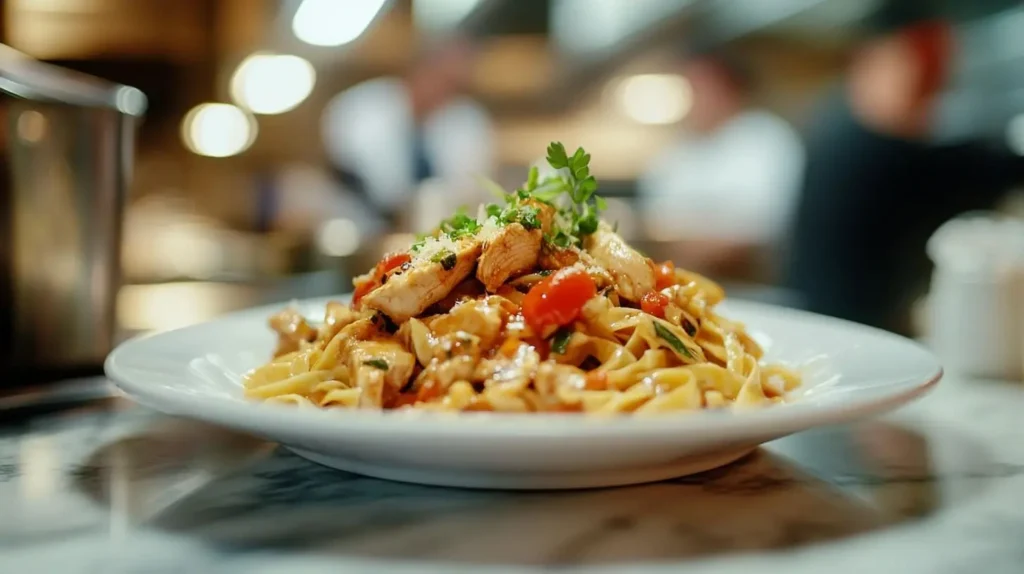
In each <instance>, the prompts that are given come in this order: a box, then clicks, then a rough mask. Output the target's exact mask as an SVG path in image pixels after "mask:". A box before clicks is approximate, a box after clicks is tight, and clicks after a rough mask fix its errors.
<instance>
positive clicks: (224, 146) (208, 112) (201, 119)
mask: <svg viewBox="0 0 1024 574" xmlns="http://www.w3.org/2000/svg"><path fill="white" fill-rule="evenodd" d="M256 131H257V127H256V120H255V119H254V118H253V117H252V116H250V115H249V114H247V113H245V111H244V110H242V109H241V108H239V107H238V106H233V105H231V104H213V103H206V104H200V105H198V106H196V107H194V108H192V109H191V110H190V111H189V112H188V114H186V115H185V119H184V120H182V122H181V138H182V140H184V142H185V145H186V146H188V149H190V150H192V151H193V152H194V153H197V154H199V155H205V156H209V157H228V156H232V155H236V154H239V153H242V152H243V151H245V150H246V149H248V147H249V146H250V145H252V142H253V141H254V140H255V139H256Z"/></svg>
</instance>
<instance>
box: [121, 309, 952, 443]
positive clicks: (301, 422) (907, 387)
mask: <svg viewBox="0 0 1024 574" xmlns="http://www.w3.org/2000/svg"><path fill="white" fill-rule="evenodd" d="M347 296H348V295H347V294H346V295H336V296H329V297H314V298H306V299H299V300H293V301H290V302H283V303H276V304H268V305H260V306H257V307H251V308H247V309H242V310H239V311H234V312H231V313H227V314H224V315H221V316H219V317H216V318H214V319H211V320H209V321H204V322H202V323H197V324H193V325H188V326H184V327H179V328H176V329H172V330H168V331H161V332H152V333H144V334H141V335H136V336H134V337H131V338H130V339H128V340H125V341H123V342H122V343H120V344H118V345H117V347H116V348H115V349H114V350H113V351H112V352H111V353H110V354H109V355H108V356H107V358H106V360H105V361H104V372H105V373H106V375H107V377H108V378H110V379H111V381H113V382H114V384H115V385H116V386H117V387H118V389H119V390H120V392H121V393H122V394H124V395H126V396H127V397H128V398H130V399H131V400H133V401H135V402H137V403H139V404H142V405H143V406H146V407H148V408H152V409H154V410H157V411H160V412H163V413H166V414H170V415H172V416H181V417H188V418H194V419H199V420H203V421H207V422H211V423H214V424H219V425H222V426H228V427H233V428H242V429H246V430H248V431H250V432H256V431H257V430H258V431H259V432H260V433H261V434H265V435H267V436H269V437H272V436H273V435H274V434H277V433H279V432H288V433H291V432H296V431H297V430H300V429H301V430H302V431H303V434H307V433H312V434H319V433H325V431H344V430H358V431H360V432H364V433H373V434H374V435H378V436H379V435H391V434H394V435H406V434H408V433H410V432H415V433H430V434H433V435H437V436H456V435H465V434H466V433H467V431H470V430H471V431H472V433H473V435H474V437H479V438H481V439H486V438H502V437H510V436H514V437H519V438H524V439H525V438H538V437H548V438H616V437H625V436H627V435H628V436H629V437H637V436H638V435H643V436H661V435H664V434H666V433H677V432H687V431H703V432H712V433H713V435H714V437H715V438H716V439H720V440H729V439H730V438H734V439H739V438H743V437H750V436H754V435H771V436H776V437H781V436H784V435H785V434H790V433H792V432H797V431H800V430H804V429H809V428H812V427H816V426H820V425H824V424H838V423H844V422H850V421H852V420H856V419H859V418H863V417H867V416H871V415H875V414H880V413H883V412H886V411H889V410H892V409H895V408H897V407H899V406H901V405H903V404H905V403H908V402H910V401H912V400H914V399H916V398H917V397H919V396H921V395H923V394H925V393H927V392H928V391H930V390H931V389H933V388H934V387H935V386H936V385H937V384H938V382H939V381H940V380H941V379H942V377H943V375H944V370H943V367H942V365H941V363H940V362H939V360H938V357H936V356H935V354H934V353H933V352H932V351H931V350H929V349H928V348H927V347H925V346H924V345H922V344H921V343H919V342H918V341H914V340H912V339H909V338H907V337H903V336H900V335H897V334H895V333H891V332H888V331H885V330H882V329H878V328H875V327H871V326H868V325H862V324H859V323H854V322H852V321H847V320H843V319H838V318H833V317H827V316H824V315H819V314H816V313H810V312H807V311H803V310H799V309H792V308H787V307H780V306H776V305H770V304H765V303H758V302H752V301H742V300H732V301H728V300H727V301H725V302H723V303H722V305H723V306H724V307H726V308H727V309H732V308H735V309H736V310H738V311H740V313H741V314H742V312H743V311H742V310H743V309H744V308H745V309H747V310H749V311H750V312H753V313H761V314H765V313H767V314H776V315H780V314H788V315H795V316H797V317H801V318H802V319H803V320H805V321H813V322H818V323H822V322H824V323H831V324H839V325H844V326H845V328H847V329H853V330H855V331H860V332H861V333H863V334H870V335H872V336H875V337H883V338H887V339H891V340H894V341H897V342H899V343H901V344H909V345H911V346H913V347H915V348H916V349H917V350H918V351H920V352H922V353H924V355H925V356H926V357H927V358H928V359H929V360H930V362H931V363H932V367H933V369H932V372H930V373H929V374H928V375H927V376H925V375H921V376H920V377H917V376H915V377H909V378H908V379H905V380H898V381H893V382H890V383H888V384H887V385H886V386H891V387H894V389H893V390H892V391H891V392H889V393H886V394H882V395H880V396H871V397H856V396H855V397H853V398H852V399H850V400H849V401H847V402H837V403H828V404H824V405H816V404H810V403H806V402H803V403H802V402H801V401H794V402H792V403H787V404H783V405H776V406H772V407H768V408H762V409H754V410H749V411H743V412H734V411H726V412H716V411H706V410H705V411H698V412H687V413H683V414H680V415H678V416H673V415H665V416H651V417H637V416H617V417H593V416H585V415H582V414H579V413H485V412H470V413H463V412H441V413H434V412H424V411H384V412H379V411H368V410H346V411H344V413H343V414H342V415H343V416H339V412H337V411H328V410H324V409H314V408H308V409H303V408H295V407H294V406H288V405H275V404H266V403H257V402H254V401H246V400H238V399H237V398H229V397H204V398H203V401H202V406H196V397H195V396H193V395H189V394H188V393H185V392H181V391H178V390H175V389H168V388H164V387H163V386H162V385H147V384H145V383H143V382H141V381H136V380H134V379H135V377H133V376H131V375H130V374H128V373H126V372H125V371H124V370H122V366H121V365H120V361H121V358H122V356H125V355H128V354H130V353H131V352H132V351H133V350H134V347H135V346H136V345H138V344H141V343H144V342H146V341H148V340H150V339H154V338H161V337H165V336H169V335H171V334H180V333H182V332H186V331H190V330H201V329H203V328H207V327H209V325H211V324H216V323H228V322H233V321H244V320H248V319H249V318H251V317H254V316H263V317H265V316H266V315H267V314H268V313H271V312H273V311H275V310H279V309H280V308H281V307H282V306H284V305H289V304H294V305H298V306H300V307H307V306H314V305H322V304H325V303H326V302H327V301H332V300H335V301H336V300H344V299H345V298H346V297H347ZM730 312H731V311H730ZM740 320H741V321H742V320H744V319H743V318H742V317H741V318H740ZM768 334H769V335H771V336H774V335H772V334H771V333H768ZM182 368H183V369H185V368H187V365H186V364H183V365H182ZM254 419H255V420H256V423H255V424H251V423H252V422H253V420H254ZM526 421H529V424H523V423H525V422H526Z"/></svg>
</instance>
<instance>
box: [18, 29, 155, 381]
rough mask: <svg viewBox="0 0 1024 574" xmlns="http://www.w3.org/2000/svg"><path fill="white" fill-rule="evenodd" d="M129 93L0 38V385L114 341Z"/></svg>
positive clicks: (135, 107) (130, 124)
mask: <svg viewBox="0 0 1024 574" xmlns="http://www.w3.org/2000/svg"><path fill="white" fill-rule="evenodd" d="M145 107H146V98H145V96H144V95H143V94H142V92H140V91H139V90H137V89H135V88H131V87H127V86H120V85H113V84H109V83H107V82H104V81H101V80H98V79H96V78H92V77H89V76H85V75H82V74H78V73H75V72H71V71H69V70H65V69H63V68H59V67H56V66H52V65H49V64H45V63H42V62H39V61H36V60H33V59H31V58H29V57H27V56H25V55H24V54H21V53H20V52H17V51H15V50H13V49H11V48H9V47H7V46H4V45H0V366H2V367H3V369H4V370H3V372H4V373H5V374H4V375H3V376H0V387H4V386H10V385H12V384H18V382H19V381H20V380H22V379H24V378H26V377H29V378H38V375H40V374H44V376H45V374H46V373H50V374H52V375H54V376H62V375H66V374H68V373H70V372H75V371H78V370H83V369H84V370H90V369H95V368H98V367H100V366H101V365H102V362H103V359H104V357H105V356H106V354H107V353H108V352H109V351H110V350H111V347H112V345H113V337H114V328H115V324H114V322H115V305H116V296H117V290H118V287H119V252H120V239H121V223H122V214H123V208H124V203H125V194H126V191H127V186H128V181H129V176H130V172H131V167H132V161H133V150H134V135H135V128H136V122H137V120H138V119H139V118H140V117H141V115H142V114H143V112H144V110H145Z"/></svg>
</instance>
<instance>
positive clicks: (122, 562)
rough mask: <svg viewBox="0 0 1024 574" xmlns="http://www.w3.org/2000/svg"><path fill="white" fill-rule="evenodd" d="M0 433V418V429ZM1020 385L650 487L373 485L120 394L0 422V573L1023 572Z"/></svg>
mask: <svg viewBox="0 0 1024 574" xmlns="http://www.w3.org/2000/svg"><path fill="white" fill-rule="evenodd" d="M0 422H2V421H0ZM1022 439H1024V384H1019V383H1016V384H1014V383H999V382H990V381H969V380H961V379H957V378H955V377H947V379H946V380H945V381H943V383H941V384H940V385H939V386H938V388H937V390H936V391H934V392H933V393H931V394H930V395H928V396H926V397H925V398H924V399H922V400H920V401H918V402H916V403H914V404H912V405H909V406H907V407H905V408H904V409H902V410H900V411H898V412H896V413H893V414H891V415H889V416H886V417H884V418H880V419H874V420H870V421H865V422H863V423H860V424H857V425H853V426H849V427H840V428H826V429H819V430H816V431H812V432H807V433H802V434H799V435H795V436H792V437H788V438H786V439H782V440H779V441H776V442H774V443H770V444H768V445H766V447H764V448H762V449H761V450H760V451H758V452H756V453H754V454H753V455H751V456H749V457H747V458H745V459H743V460H741V461H739V462H737V463H735V464H733V465H730V466H728V467H725V468H722V469H718V470H715V471H712V472H708V473H705V474H702V475H698V476H692V477H685V478H680V479H677V480H673V481H668V482H664V483H659V484H653V485H648V486H640V487H627V488H618V489H606V490H591V491H579V492H557V493H554V492H534V493H512V492H481V491H465V490H451V489H443V488H433V487H424V486H413V485H406V484H398V483H389V482H384V481H379V480H374V479H369V478H363V477H360V476H356V475H351V474H346V473H342V472H338V471H334V470H330V469H327V468H323V467H319V466H316V465H314V464H312V463H310V462H307V461H305V460H303V459H301V458H299V457H297V456H295V455H293V454H291V453H289V452H288V451H286V450H283V449H280V448H277V447H276V446H275V445H272V444H268V443H264V442H261V441H260V440H258V439H254V438H250V437H246V436H242V435H238V434H232V433H229V432H227V431H224V430H220V429H217V428H215V427H210V426H206V425H202V424H198V423H194V422H191V421H186V420H180V419H173V418H169V417H165V416H162V415H159V414H156V413H153V412H151V411H147V410H144V409H142V408H139V407H135V406H133V405H130V404H128V403H125V402H122V401H109V402H107V403H103V404H101V405H97V406H95V407H93V408H89V409H81V410H78V411H73V412H66V413H61V414H59V415H51V416H48V417H42V418H35V419H32V420H31V422H29V423H21V424H12V423H8V424H6V425H2V424H0V572H40V573H42V572H61V573H78V572H83V573H107V572H112V573H122V572H124V573H128V572H132V573H134V572H139V573H154V574H156V573H165V572H166V573H174V572H182V573H198V572H212V573H222V572H223V573H233V572H244V573H253V574H262V573H277V572H281V573H289V574H304V573H321V572H323V573H327V572H415V573H433V572H437V573H446V574H449V573H458V572H539V571H546V570H558V571H563V572H575V571H604V572H631V573H633V572H635V573H640V574H643V573H655V572H699V573H706V574H732V573H737V574H739V573H743V574H750V573H751V572H756V573H759V574H761V573H769V574H770V573H776V572H778V573H785V574H803V573H814V574H818V573H821V572H829V573H845V572H850V573H857V574H864V573H876V572H898V573H901V574H914V573H929V574H946V573H950V574H952V573H958V572H970V573H972V574H980V573H985V574H1000V573H1003V572H1006V573H1017V574H1019V573H1020V572H1024V440H1022Z"/></svg>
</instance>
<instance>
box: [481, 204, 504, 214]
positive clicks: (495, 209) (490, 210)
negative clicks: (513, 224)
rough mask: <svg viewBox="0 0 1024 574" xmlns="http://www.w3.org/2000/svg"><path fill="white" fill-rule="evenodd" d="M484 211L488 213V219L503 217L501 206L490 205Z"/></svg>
mask: <svg viewBox="0 0 1024 574" xmlns="http://www.w3.org/2000/svg"><path fill="white" fill-rule="evenodd" d="M484 210H485V211H486V212H487V217H501V206H500V205H498V204H496V203H488V204H487V206H486V207H484Z"/></svg>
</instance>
